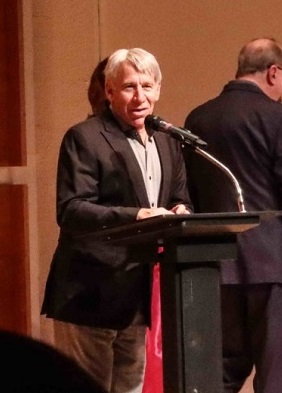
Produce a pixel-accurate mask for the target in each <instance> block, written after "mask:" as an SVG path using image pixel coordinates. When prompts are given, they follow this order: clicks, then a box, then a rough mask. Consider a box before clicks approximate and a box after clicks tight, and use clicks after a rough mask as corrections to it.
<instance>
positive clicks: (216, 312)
mask: <svg viewBox="0 0 282 393" xmlns="http://www.w3.org/2000/svg"><path fill="white" fill-rule="evenodd" d="M260 213H261V212H260ZM260 213H257V212H253V213H245V212H244V213H209V214H191V215H164V216H157V217H154V218H150V219H146V220H141V221H138V222H136V223H133V224H129V225H122V226H118V227H114V228H108V229H104V230H102V231H100V232H99V233H97V235H99V237H100V238H102V241H105V242H118V243H121V242H122V243H126V244H129V243H130V244H132V243H136V244H138V243H141V244H142V243H152V242H155V243H156V242H157V243H158V244H159V245H163V246H164V259H163V261H162V262H161V264H160V269H161V270H160V274H161V276H160V277H161V310H162V334H163V367H164V369H163V375H164V392H165V393H221V392H222V391H223V386H222V343H221V317H220V260H222V259H234V258H236V255H237V239H236V237H237V234H238V233H241V232H244V231H246V230H248V229H251V228H254V227H256V226H257V225H259V223H260V221H261V214H260ZM230 312H232V310H230Z"/></svg>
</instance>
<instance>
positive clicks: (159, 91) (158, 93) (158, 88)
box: [156, 83, 161, 101]
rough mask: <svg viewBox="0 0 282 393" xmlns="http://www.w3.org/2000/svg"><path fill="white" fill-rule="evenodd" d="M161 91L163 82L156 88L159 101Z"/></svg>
mask: <svg viewBox="0 0 282 393" xmlns="http://www.w3.org/2000/svg"><path fill="white" fill-rule="evenodd" d="M160 93H161V84H160V83H159V84H158V87H157V90H156V101H159V98H160Z"/></svg>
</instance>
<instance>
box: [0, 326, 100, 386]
mask: <svg viewBox="0 0 282 393" xmlns="http://www.w3.org/2000/svg"><path fill="white" fill-rule="evenodd" d="M0 347H1V354H2V358H3V362H2V374H1V382H2V386H5V389H4V391H5V392H9V393H10V392H11V393H27V392H28V393H43V392H44V393H107V392H106V391H105V390H104V389H103V388H102V387H101V386H100V385H99V384H98V383H96V382H95V381H94V380H93V379H92V377H91V376H90V375H89V374H88V373H87V372H86V371H85V370H84V369H82V368H81V367H80V366H79V365H78V364H77V363H76V362H75V361H74V360H72V359H71V358H69V357H67V356H65V355H64V354H63V353H61V352H59V351H57V350H56V349H55V348H54V347H51V346H50V345H48V344H46V343H43V342H41V341H38V340H36V339H33V338H31V337H28V336H24V335H20V334H17V333H13V332H9V331H4V330H0Z"/></svg>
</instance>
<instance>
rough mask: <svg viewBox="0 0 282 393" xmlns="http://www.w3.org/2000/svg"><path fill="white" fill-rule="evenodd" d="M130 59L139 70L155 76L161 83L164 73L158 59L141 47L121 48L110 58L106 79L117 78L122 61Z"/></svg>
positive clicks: (156, 80)
mask: <svg viewBox="0 0 282 393" xmlns="http://www.w3.org/2000/svg"><path fill="white" fill-rule="evenodd" d="M125 61H128V62H129V63H131V65H132V66H133V67H134V68H135V69H136V70H137V71H138V72H141V73H144V74H150V75H153V76H154V79H155V82H156V83H161V80H162V74H161V70H160V66H159V64H158V62H157V59H156V58H155V56H154V55H152V54H151V53H149V52H147V51H145V50H144V49H141V48H132V49H119V50H117V51H115V52H114V53H113V54H112V55H111V56H110V57H109V59H108V63H107V66H106V68H105V71H104V72H105V78H106V81H107V80H109V79H112V78H116V76H117V73H118V69H119V67H120V65H121V64H122V63H124V62H125Z"/></svg>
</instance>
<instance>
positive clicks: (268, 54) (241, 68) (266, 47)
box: [236, 38, 282, 78]
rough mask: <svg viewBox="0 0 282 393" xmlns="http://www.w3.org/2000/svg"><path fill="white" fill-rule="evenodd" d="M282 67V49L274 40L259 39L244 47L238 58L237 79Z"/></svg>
mask: <svg viewBox="0 0 282 393" xmlns="http://www.w3.org/2000/svg"><path fill="white" fill-rule="evenodd" d="M273 64H277V65H280V66H281V65H282V47H281V45H280V44H279V43H278V42H277V41H276V40H275V39H274V38H257V39H254V40H252V41H250V42H249V43H248V44H246V45H245V46H243V48H242V49H241V51H240V53H239V57H238V68H237V72H236V78H240V77H243V76H246V75H250V74H255V73H256V72H263V71H265V70H266V69H268V68H269V67H270V66H272V65H273Z"/></svg>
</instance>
